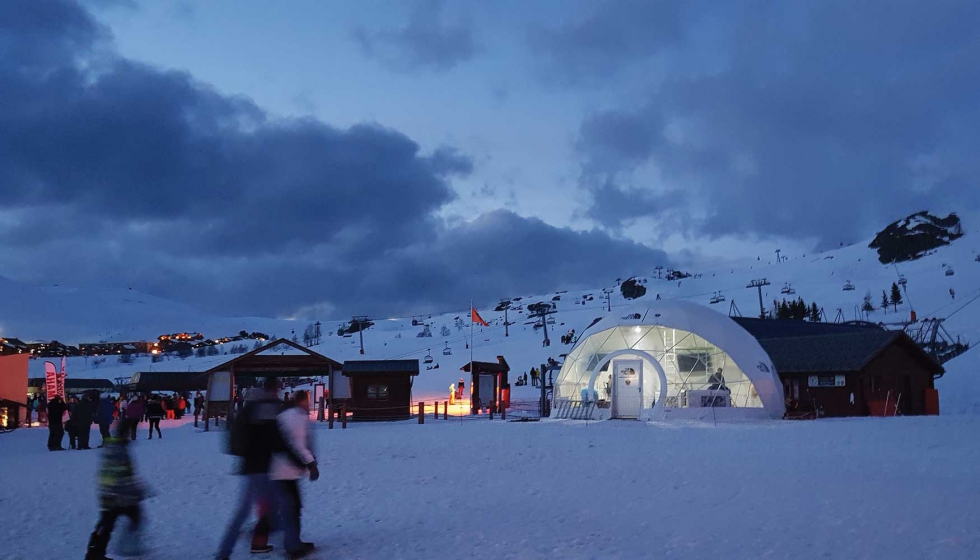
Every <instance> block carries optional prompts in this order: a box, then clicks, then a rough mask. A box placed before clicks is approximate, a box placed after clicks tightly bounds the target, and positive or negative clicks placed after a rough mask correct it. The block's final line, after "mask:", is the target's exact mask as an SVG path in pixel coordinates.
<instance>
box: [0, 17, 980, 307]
mask: <svg viewBox="0 0 980 560" xmlns="http://www.w3.org/2000/svg"><path fill="white" fill-rule="evenodd" d="M978 27H980V3H977V2H975V1H972V0H967V1H961V2H956V1H943V0H938V1H936V2H921V1H907V2H906V1H892V2H878V1H867V2H865V1H855V0H846V1H834V0H821V1H819V2H762V1H758V2H757V1H752V0H744V1H742V0H733V1H729V2H714V1H705V2H698V1H682V0H678V1H676V2H675V1H652V0H647V1H642V2H641V1H633V0H616V1H608V2H603V1H599V0H585V1H575V0H555V1H544V0H542V1H528V0H499V1H496V2H470V1H464V0H446V1H442V2H440V1H438V0H421V1H398V2H393V1H390V0H389V1H383V2H382V1H358V2H347V1H344V2H341V1H339V0H338V1H322V0H290V1H288V2H275V3H272V2H267V1H264V0H262V1H260V0H234V1H233V0H211V1H208V2H189V1H179V0H173V1H170V0H152V1H149V0H147V1H141V0H128V1H127V0H87V1H82V2H80V3H75V2H70V1H67V0H64V1H59V0H51V1H47V0H45V1H35V0H5V1H3V2H0V84H2V86H0V239H2V242H0V275H2V276H6V277H9V278H12V279H15V280H21V281H26V282H42V283H61V284H71V285H80V286H105V285H111V286H120V287H133V288H135V289H140V290H143V291H146V292H149V293H153V294H155V295H159V296H163V297H168V298H172V299H175V300H179V301H183V302H186V303H190V304H193V305H195V306H198V307H200V308H202V309H205V310H209V311H214V312H218V313H228V314H262V315H275V316H297V315H301V316H310V317H320V318H323V317H331V318H334V317H342V316H343V315H345V314H349V313H371V314H382V315H389V314H395V313H408V312H413V311H419V312H421V311H426V310H428V311H433V310H441V309H453V308H460V307H463V306H465V305H466V302H468V301H469V299H470V298H476V299H477V301H489V300H491V299H492V298H494V297H498V296H504V295H509V294H517V293H531V292H536V293H543V292H546V291H548V290H553V289H558V288H568V287H576V286H593V287H594V286H597V285H602V284H606V283H608V282H610V281H611V280H613V279H615V278H616V277H617V276H626V275H631V274H644V273H649V272H650V271H652V269H653V267H654V266H656V265H658V264H664V265H668V266H670V265H675V266H680V267H683V268H698V267H704V266H710V265H711V264H712V263H717V262H718V260H719V259H731V258H735V257H738V256H754V255H757V254H769V253H770V252H771V251H772V250H773V249H775V248H777V247H780V248H782V249H783V250H784V251H785V252H793V251H806V250H816V249H819V248H825V247H830V246H835V245H837V244H838V243H840V242H841V241H845V242H851V241H857V240H860V239H862V238H865V237H868V236H869V235H871V234H873V233H874V231H875V230H876V229H878V228H879V227H880V226H881V225H883V224H884V223H887V222H889V221H892V220H894V219H896V218H898V217H901V216H903V215H905V214H907V213H910V212H913V211H916V210H920V209H923V208H930V209H937V210H946V211H948V210H961V211H967V210H973V209H975V208H976V207H977V206H978V205H980V196H978V195H977V192H976V191H977V189H976V187H975V183H976V179H977V176H978V169H977V166H978V163H977V162H978V159H977V158H976V157H975V153H976V151H977V148H978V147H980V142H978V140H980V104H978V102H977V100H978V99H980V73H978V71H977V69H976V61H977V60H980V33H977V32H976V30H977V29H978Z"/></svg>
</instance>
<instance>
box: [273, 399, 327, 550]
mask: <svg viewBox="0 0 980 560" xmlns="http://www.w3.org/2000/svg"><path fill="white" fill-rule="evenodd" d="M276 420H277V422H278V424H279V432H280V434H281V435H282V441H283V451H282V452H279V453H276V454H274V455H273V456H272V464H271V467H270V469H269V477H270V478H271V479H272V480H273V481H274V482H275V483H276V485H277V487H278V491H279V492H278V494H279V519H280V520H281V522H282V528H283V544H284V546H285V548H286V554H287V555H288V557H289V558H290V559H291V560H295V559H296V558H303V557H305V556H307V555H308V554H309V553H310V552H311V551H312V550H313V543H310V542H303V541H302V540H300V531H301V521H300V520H301V518H302V508H303V501H302V498H301V496H300V491H299V479H301V478H303V477H305V476H309V478H310V482H315V481H316V480H317V479H319V478H320V470H319V468H318V467H317V463H316V455H315V453H314V451H313V447H314V446H313V430H312V429H311V428H310V395H309V393H308V392H306V391H303V390H299V391H296V392H295V393H294V395H293V400H292V403H291V406H290V407H289V408H287V409H286V410H284V411H282V412H280V413H279V415H278V416H277V417H276Z"/></svg>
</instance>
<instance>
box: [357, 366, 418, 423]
mask: <svg viewBox="0 0 980 560" xmlns="http://www.w3.org/2000/svg"><path fill="white" fill-rule="evenodd" d="M418 374H419V361H418V360H354V361H346V362H344V376H346V377H348V378H350V381H351V408H350V409H351V412H352V414H353V415H352V418H353V419H354V420H405V419H407V418H411V416H412V382H413V380H414V378H415V376H416V375H418Z"/></svg>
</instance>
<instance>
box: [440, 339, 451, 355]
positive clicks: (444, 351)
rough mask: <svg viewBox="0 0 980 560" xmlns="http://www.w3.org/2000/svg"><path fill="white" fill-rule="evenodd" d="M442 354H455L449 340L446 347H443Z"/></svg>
mask: <svg viewBox="0 0 980 560" xmlns="http://www.w3.org/2000/svg"><path fill="white" fill-rule="evenodd" d="M442 355H443V356H452V355H453V351H452V349H451V348H450V347H449V343H448V342H446V347H445V348H443V349H442Z"/></svg>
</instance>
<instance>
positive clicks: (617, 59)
mask: <svg viewBox="0 0 980 560" xmlns="http://www.w3.org/2000/svg"><path fill="white" fill-rule="evenodd" d="M572 6H573V4H571V3H567V4H564V5H563V7H565V8H567V9H563V10H562V13H563V14H577V13H584V14H586V15H585V16H584V17H581V18H577V19H576V20H575V21H572V22H569V23H566V24H564V25H551V24H549V25H534V26H532V27H531V28H530V29H529V30H528V42H529V43H530V45H531V47H532V48H533V49H534V50H536V51H537V52H538V53H539V54H541V55H542V56H543V57H545V59H546V61H547V62H548V65H547V66H546V67H545V70H546V73H545V77H546V78H548V79H549V80H556V81H558V82H562V83H571V84H583V85H585V84H587V85H603V84H605V85H611V83H610V81H609V80H610V79H611V78H614V77H616V76H617V75H618V74H619V73H620V71H621V70H623V69H624V68H625V67H627V66H629V65H630V64H633V63H636V62H638V61H639V62H649V61H650V60H651V59H652V58H653V57H654V56H656V55H657V54H659V53H661V52H662V51H663V50H664V49H667V48H669V47H670V46H671V45H673V44H674V43H676V42H678V41H679V40H680V39H681V38H682V36H683V32H684V30H685V28H684V26H683V23H684V22H683V21H682V10H683V8H684V3H683V2H681V1H678V0H609V1H605V2H601V3H597V2H585V3H579V4H575V5H574V6H576V7H575V8H573V7H572Z"/></svg>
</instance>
